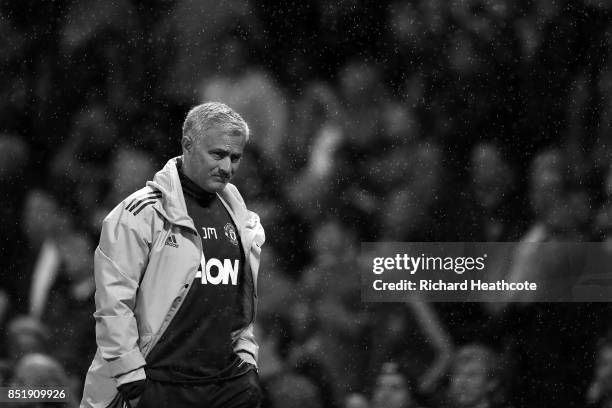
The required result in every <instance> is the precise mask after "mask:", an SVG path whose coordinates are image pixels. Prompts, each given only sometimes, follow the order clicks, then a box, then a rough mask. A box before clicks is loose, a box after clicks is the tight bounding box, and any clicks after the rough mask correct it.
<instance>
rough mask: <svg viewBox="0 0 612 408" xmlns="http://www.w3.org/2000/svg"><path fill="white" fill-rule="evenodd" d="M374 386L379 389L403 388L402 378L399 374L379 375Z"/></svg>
mask: <svg viewBox="0 0 612 408" xmlns="http://www.w3.org/2000/svg"><path fill="white" fill-rule="evenodd" d="M376 385H377V386H379V387H404V386H405V385H406V383H405V382H404V377H403V376H401V375H399V374H381V375H380V376H379V377H378V379H377V381H376Z"/></svg>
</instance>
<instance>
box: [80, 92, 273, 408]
mask: <svg viewBox="0 0 612 408" xmlns="http://www.w3.org/2000/svg"><path fill="white" fill-rule="evenodd" d="M248 139H249V128H248V126H247V124H246V122H245V121H244V120H243V119H242V117H240V115H238V114H237V113H236V112H234V111H233V110H232V109H230V108H229V107H228V106H226V105H224V104H221V103H205V104H203V105H199V106H197V107H195V108H193V109H192V110H191V111H190V112H189V113H188V115H187V118H186V119H185V122H184V125H183V137H182V140H181V145H182V150H183V155H182V156H180V157H176V158H174V159H171V160H170V161H169V162H168V163H167V164H166V166H165V167H164V168H163V169H162V170H161V171H159V172H158V173H157V174H156V175H155V177H154V178H153V181H150V182H148V183H147V186H146V187H144V188H143V189H141V190H139V191H137V192H136V193H134V194H132V195H131V196H129V197H128V198H127V199H125V200H124V201H123V202H122V203H121V204H119V205H118V206H117V207H115V208H114V209H113V210H112V211H111V212H110V214H109V215H108V216H107V217H106V219H105V220H104V224H103V227H102V233H101V236H100V243H99V246H98V248H97V249H96V252H95V278H96V312H95V314H94V317H95V319H96V340H97V343H98V350H97V353H96V356H95V358H94V361H93V363H92V364H91V367H90V369H89V372H88V374H87V378H86V381H85V389H84V395H83V400H82V402H81V407H96V408H97V407H109V406H110V407H122V406H128V407H136V406H138V407H140V408H142V407H192V406H197V407H224V408H238V407H245V408H246V407H256V406H258V405H259V401H260V398H261V395H260V390H259V385H258V378H257V372H256V364H257V350H258V346H257V343H256V342H255V339H254V336H253V320H254V316H255V299H256V296H257V295H256V287H257V285H256V283H257V272H258V268H259V257H260V253H261V245H262V244H263V242H264V240H265V235H264V231H263V228H262V227H261V224H260V223H259V217H258V216H257V215H256V214H255V213H253V212H250V211H248V210H247V209H246V206H245V204H244V201H243V200H242V197H241V196H240V194H239V193H238V190H237V189H236V187H235V186H233V185H232V184H230V183H229V181H230V179H231V178H232V176H233V175H234V173H235V171H236V170H237V169H238V166H239V164H240V160H241V157H242V153H243V150H244V147H245V144H246V142H247V141H248Z"/></svg>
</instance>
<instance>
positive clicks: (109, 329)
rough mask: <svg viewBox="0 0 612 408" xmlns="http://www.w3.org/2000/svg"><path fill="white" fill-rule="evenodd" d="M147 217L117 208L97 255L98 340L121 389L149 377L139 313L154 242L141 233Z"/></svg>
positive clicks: (101, 239) (103, 230) (101, 238)
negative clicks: (136, 313) (136, 310)
mask: <svg viewBox="0 0 612 408" xmlns="http://www.w3.org/2000/svg"><path fill="white" fill-rule="evenodd" d="M143 218H144V217H143ZM143 218H136V217H135V216H134V215H133V214H132V213H130V212H128V211H127V210H126V209H125V207H124V205H123V204H120V205H119V206H117V207H116V208H115V209H114V210H113V211H112V212H111V213H110V214H109V215H108V217H107V218H106V219H105V220H104V223H103V225H102V232H101V235H100V243H99V245H98V247H97V248H96V251H95V255H94V274H95V282H96V295H95V303H96V311H95V313H94V318H95V321H96V342H97V344H98V347H99V349H100V352H101V354H102V357H103V358H104V359H105V360H106V361H107V363H108V367H109V371H110V373H111V375H112V376H113V377H115V378H116V379H117V382H118V385H120V384H123V383H125V382H129V381H135V380H138V379H143V378H144V377H145V375H144V369H143V368H142V367H143V366H144V365H145V360H144V357H143V355H142V354H141V352H140V349H139V348H138V337H139V336H138V325H137V322H136V318H135V316H134V312H133V310H134V307H135V304H136V293H137V290H138V286H139V282H140V279H141V277H142V274H143V273H144V270H145V268H146V265H147V262H148V257H149V249H150V242H151V239H150V238H148V237H146V235H145V234H144V233H143V232H142V231H141V230H145V228H143V226H142V225H139V223H142V222H143Z"/></svg>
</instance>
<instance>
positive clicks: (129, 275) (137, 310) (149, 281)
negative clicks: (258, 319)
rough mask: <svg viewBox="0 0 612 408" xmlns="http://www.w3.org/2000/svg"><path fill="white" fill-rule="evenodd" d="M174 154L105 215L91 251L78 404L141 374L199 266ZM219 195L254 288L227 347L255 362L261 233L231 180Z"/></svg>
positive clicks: (95, 401)
mask: <svg viewBox="0 0 612 408" xmlns="http://www.w3.org/2000/svg"><path fill="white" fill-rule="evenodd" d="M177 159H178V157H175V158H174V159H171V160H170V161H168V163H167V164H166V165H165V166H164V168H163V169H162V170H160V171H159V172H158V173H156V174H155V176H154V178H153V181H149V182H147V184H146V187H144V188H142V189H141V190H139V191H137V192H135V193H134V194H132V195H130V196H129V197H128V198H126V199H125V200H123V201H122V202H121V203H120V204H119V205H117V206H116V207H115V208H114V209H113V210H112V211H111V212H110V213H109V214H108V216H107V217H106V218H105V219H104V223H103V226H102V232H101V235H100V243H99V245H98V247H97V248H96V251H95V255H94V270H95V272H94V273H95V282H96V294H95V303H96V312H95V313H94V318H95V321H96V342H97V344H98V349H97V351H96V355H95V357H94V359H93V362H92V363H91V366H90V368H89V371H88V373H87V377H86V379H85V388H84V390H83V399H82V401H81V407H95V408H103V407H108V406H109V405H111V403H112V405H113V406H114V405H115V404H116V403H117V400H118V399H119V398H120V397H119V395H118V391H117V387H118V386H119V385H121V384H125V383H128V382H132V381H137V380H142V379H144V378H146V375H145V371H144V366H145V364H146V363H145V359H146V356H147V355H148V353H149V352H150V351H151V350H152V349H153V347H155V344H156V343H157V341H158V340H159V339H160V338H161V336H162V335H163V333H164V331H165V329H166V328H167V327H168V326H169V324H170V322H171V321H172V319H173V318H174V316H175V315H176V312H177V311H178V309H179V308H180V307H181V304H182V302H183V300H184V299H185V296H186V295H187V293H188V292H189V289H190V287H191V284H192V283H193V280H194V277H195V274H196V272H197V270H198V267H199V266H200V265H205V262H206V249H204V250H203V249H202V239H201V237H200V234H199V232H198V231H197V230H196V228H195V225H194V223H193V220H192V219H191V217H189V215H188V214H187V208H186V205H185V199H184V197H183V191H182V188H181V183H180V181H179V175H178V170H177V167H176V162H177ZM218 196H219V198H220V200H221V202H222V203H223V205H224V206H225V207H226V208H227V210H228V212H229V214H230V216H231V217H232V220H233V221H234V223H235V224H236V227H237V229H238V233H239V235H240V240H241V244H242V247H243V249H244V254H245V266H244V273H251V274H252V275H253V283H254V284H253V293H252V294H248V293H247V294H245V296H244V297H243V299H242V301H243V302H251V305H252V307H250V308H245V309H244V310H252V311H253V312H252V316H251V319H250V323H249V324H248V325H247V326H246V327H244V328H241V329H239V330H236V331H235V332H233V333H232V342H233V349H234V351H235V352H236V353H237V354H238V356H239V357H240V358H242V359H243V360H244V361H246V362H248V363H251V364H254V365H257V353H258V345H257V343H256V341H255V338H254V335H253V321H254V319H255V311H256V302H257V274H258V270H259V260H260V253H261V246H262V245H263V243H264V241H265V234H264V230H263V228H262V226H261V224H260V222H259V217H258V216H257V214H255V213H254V212H252V211H249V210H247V208H246V206H245V203H244V200H243V199H242V197H241V196H240V193H239V192H238V190H237V189H236V187H235V186H234V185H232V184H229V183H228V184H227V185H226V187H225V188H224V189H223V191H221V192H220V193H218ZM202 269H203V270H204V268H202ZM245 305H246V303H245Z"/></svg>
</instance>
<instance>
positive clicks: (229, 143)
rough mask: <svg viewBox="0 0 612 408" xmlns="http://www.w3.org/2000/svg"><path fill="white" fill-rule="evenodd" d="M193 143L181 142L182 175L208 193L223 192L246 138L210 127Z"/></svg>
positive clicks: (239, 157)
mask: <svg viewBox="0 0 612 408" xmlns="http://www.w3.org/2000/svg"><path fill="white" fill-rule="evenodd" d="M203 133H204V134H203V135H199V138H197V139H196V140H193V141H191V140H188V139H183V156H184V159H183V160H184V162H183V171H184V173H185V175H186V176H187V177H189V178H190V179H191V180H193V181H194V182H195V183H196V184H197V185H199V186H200V187H202V188H203V189H204V190H206V191H208V192H210V193H218V192H220V191H221V190H223V189H224V188H225V186H226V185H227V183H228V182H229V181H230V180H231V179H232V177H233V176H234V173H235V172H236V171H237V170H238V166H239V165H240V159H241V157H242V152H243V150H244V146H245V145H246V138H245V136H244V135H241V136H237V135H234V134H233V133H232V132H230V131H227V130H225V129H221V128H219V127H216V126H213V127H211V128H209V129H208V130H205V131H204V132H203Z"/></svg>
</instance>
